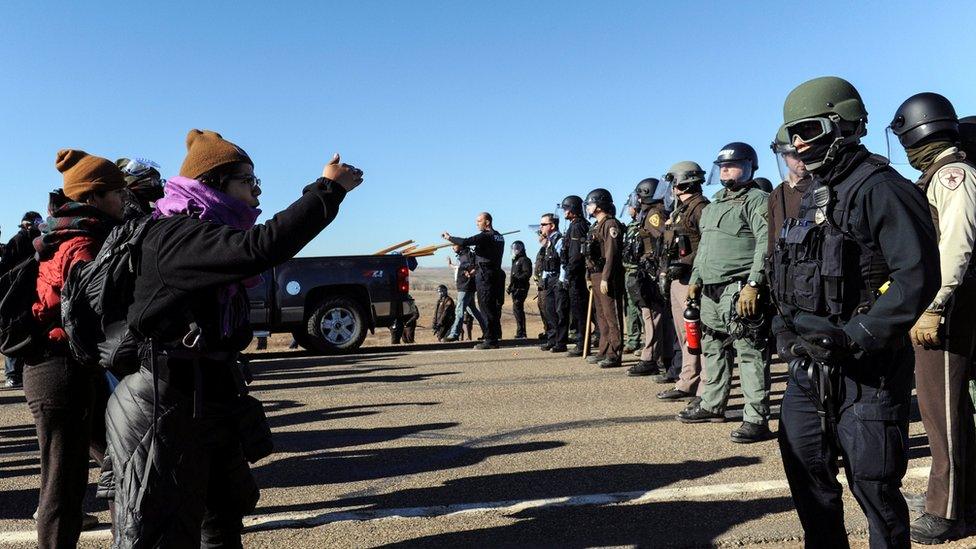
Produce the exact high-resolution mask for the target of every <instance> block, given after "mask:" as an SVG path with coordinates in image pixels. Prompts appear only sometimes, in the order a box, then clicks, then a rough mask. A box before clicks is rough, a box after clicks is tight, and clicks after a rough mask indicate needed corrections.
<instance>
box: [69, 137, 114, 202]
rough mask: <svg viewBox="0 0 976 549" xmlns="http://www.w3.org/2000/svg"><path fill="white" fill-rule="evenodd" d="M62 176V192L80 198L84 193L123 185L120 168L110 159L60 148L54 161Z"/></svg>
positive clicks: (72, 198) (103, 190)
mask: <svg viewBox="0 0 976 549" xmlns="http://www.w3.org/2000/svg"><path fill="white" fill-rule="evenodd" d="M54 165H55V166H57V168H58V171H59V172H61V173H62V174H63V177H64V194H65V196H67V197H68V198H70V199H71V200H80V199H81V197H82V196H84V195H85V194H86V193H89V192H93V191H97V192H106V191H114V190H117V189H121V188H123V187H125V179H124V178H123V177H122V170H120V169H119V167H118V166H116V165H115V163H114V162H112V161H111V160H107V159H105V158H102V157H100V156H93V155H90V154H88V153H86V152H85V151H79V150H75V149H61V150H60V151H58V158H57V160H56V161H55V162H54Z"/></svg>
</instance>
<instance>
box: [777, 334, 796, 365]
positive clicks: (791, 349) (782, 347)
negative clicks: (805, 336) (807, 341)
mask: <svg viewBox="0 0 976 549" xmlns="http://www.w3.org/2000/svg"><path fill="white" fill-rule="evenodd" d="M799 339H800V338H799V337H797V335H796V334H794V333H793V332H780V333H778V334H776V354H778V355H779V358H780V359H782V360H783V361H784V362H790V361H792V360H794V359H796V358H797V356H796V345H797V343H798V342H799Z"/></svg>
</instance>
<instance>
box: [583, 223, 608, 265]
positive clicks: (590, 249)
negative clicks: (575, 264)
mask: <svg viewBox="0 0 976 549" xmlns="http://www.w3.org/2000/svg"><path fill="white" fill-rule="evenodd" d="M598 227H599V225H597V224H596V223H594V224H593V225H591V226H590V230H589V231H587V233H586V242H585V243H584V244H585V248H584V249H585V250H586V262H587V264H588V265H589V266H590V272H597V271H602V270H603V266H604V265H605V264H606V260H605V259H604V258H603V250H601V249H600V243H599V242H598V241H597V239H596V231H597V228H598Z"/></svg>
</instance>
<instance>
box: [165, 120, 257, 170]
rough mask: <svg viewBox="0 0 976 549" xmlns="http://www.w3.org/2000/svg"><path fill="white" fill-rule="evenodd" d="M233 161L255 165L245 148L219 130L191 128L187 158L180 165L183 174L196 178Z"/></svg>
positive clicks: (188, 136) (187, 135) (187, 138)
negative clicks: (222, 135)
mask: <svg viewBox="0 0 976 549" xmlns="http://www.w3.org/2000/svg"><path fill="white" fill-rule="evenodd" d="M233 162H246V163H248V164H250V165H251V166H252V167H253V166H254V162H252V161H251V157H250V156H248V155H247V153H246V152H244V149H242V148H240V147H238V146H237V145H235V144H233V143H231V142H230V141H227V140H226V139H224V138H223V137H221V135H220V134H219V133H217V132H212V131H210V130H190V133H188V134H186V158H185V159H184V160H183V165H182V166H181V167H180V175H181V176H183V177H189V178H190V179H196V178H198V177H200V176H201V175H203V174H205V173H207V172H209V171H210V170H212V169H214V168H216V167H218V166H223V165H224V164H231V163H233Z"/></svg>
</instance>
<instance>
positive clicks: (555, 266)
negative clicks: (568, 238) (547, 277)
mask: <svg viewBox="0 0 976 549" xmlns="http://www.w3.org/2000/svg"><path fill="white" fill-rule="evenodd" d="M562 238H563V235H561V234H559V233H556V236H555V238H553V239H552V240H550V241H549V245H548V246H546V248H545V250H546V251H545V254H544V255H543V256H542V271H543V272H546V273H554V274H559V267H560V266H561V265H562V261H561V259H560V255H561V254H559V253H556V245H557V244H558V243H559V241H560V240H562ZM565 249H566V243H565V242H564V243H563V250H565Z"/></svg>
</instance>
